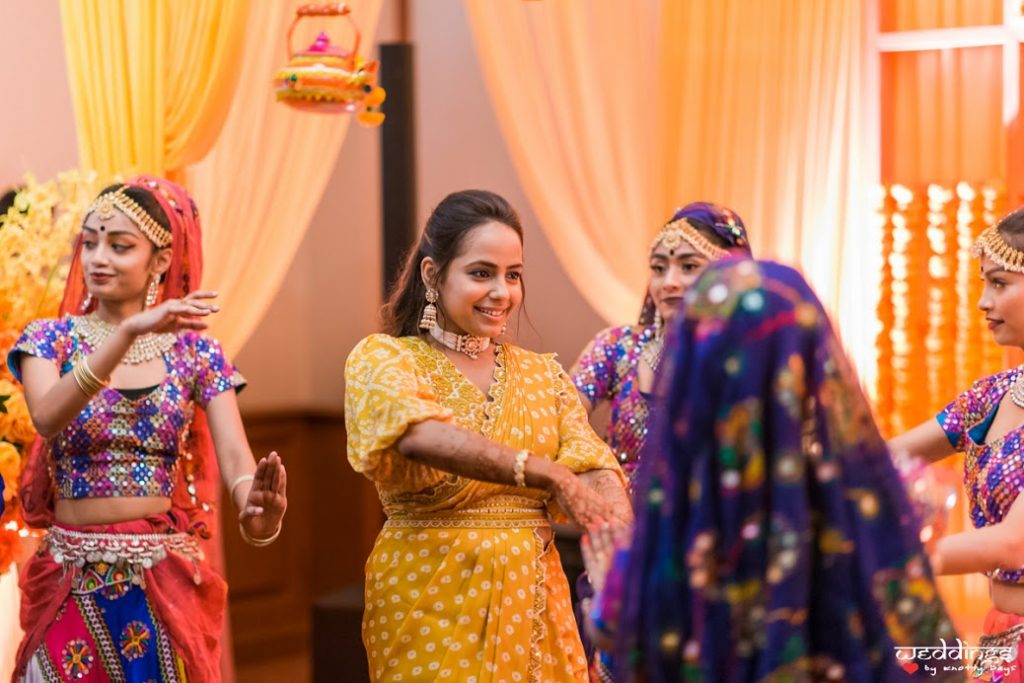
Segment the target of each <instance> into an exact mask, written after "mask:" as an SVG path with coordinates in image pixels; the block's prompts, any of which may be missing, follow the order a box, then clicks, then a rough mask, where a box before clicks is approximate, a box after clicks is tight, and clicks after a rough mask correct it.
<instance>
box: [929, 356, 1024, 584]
mask: <svg viewBox="0 0 1024 683" xmlns="http://www.w3.org/2000/svg"><path fill="white" fill-rule="evenodd" d="M1022 372H1024V367H1018V368H1013V369H1012V370H1004V371H1003V372H1000V373H997V374H995V375H992V376H990V377H985V378H984V379H980V380H978V381H977V382H975V383H974V385H973V386H971V388H970V389H968V390H967V391H965V392H964V393H962V394H960V396H958V397H957V398H956V400H954V401H953V402H952V403H950V404H949V405H948V406H946V408H945V410H943V411H942V412H941V413H939V414H938V416H937V418H936V419H937V420H938V421H939V424H940V425H942V429H943V431H945V432H946V437H947V438H948V439H949V442H950V443H951V444H953V447H954V448H955V449H956V450H957V451H959V452H962V453H964V454H965V456H966V457H965V458H964V487H965V488H966V489H967V500H968V503H969V505H970V506H971V507H970V511H971V521H972V522H974V526H975V527H976V528H980V527H983V526H988V525H990V524H997V523H999V522H1000V521H1002V519H1003V516H1004V515H1005V514H1006V513H1007V511H1008V510H1009V509H1010V505H1012V504H1013V501H1014V500H1015V499H1016V498H1017V495H1018V494H1019V493H1020V492H1021V490H1022V489H1024V443H1022V436H1024V426H1021V427H1018V428H1016V429H1014V430H1011V431H1010V432H1008V433H1006V434H1003V435H999V436H997V437H996V438H992V439H989V438H988V432H989V427H991V426H992V420H993V418H995V416H996V412H997V410H998V408H999V402H1000V401H1001V400H1002V398H1003V396H1005V395H1006V392H1007V391H1009V390H1010V387H1011V386H1013V383H1014V382H1016V381H1017V378H1018V377H1019V376H1020V374H1021V373H1022ZM989 576H990V577H991V578H993V579H995V580H997V581H1003V582H1006V583H1021V582H1024V569H1018V570H1004V569H998V570H996V571H994V572H991V573H990V574H989Z"/></svg>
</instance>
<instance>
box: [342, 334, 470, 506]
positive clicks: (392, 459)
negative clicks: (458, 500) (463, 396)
mask: <svg viewBox="0 0 1024 683" xmlns="http://www.w3.org/2000/svg"><path fill="white" fill-rule="evenodd" d="M451 418H452V413H451V411H450V410H448V409H447V408H445V407H444V406H442V405H441V404H440V403H439V402H438V401H437V397H436V396H435V395H434V390H433V387H431V385H430V383H429V382H428V381H427V380H426V378H423V377H421V376H420V374H419V373H418V372H417V370H416V360H415V358H414V357H413V355H412V352H411V351H410V350H409V349H408V348H406V347H405V346H404V345H403V344H402V342H401V341H400V340H399V339H396V338H395V337H391V336H388V335H386V334H373V335H370V336H369V337H367V338H365V339H363V340H362V341H361V342H359V344H358V345H356V348H355V349H353V350H352V353H351V354H349V357H348V360H347V361H346V362H345V429H346V430H347V431H348V461H349V463H350V464H351V465H352V468H353V469H355V470H356V471H357V472H360V473H362V474H363V475H365V476H366V477H368V478H369V479H372V480H373V481H375V482H378V483H381V484H385V485H387V486H388V487H389V488H391V487H399V488H405V486H403V484H406V485H408V486H409V487H410V488H411V489H415V488H417V487H418V486H419V485H420V484H421V483H422V481H421V480H422V478H423V474H424V472H422V471H421V470H423V469H424V466H423V465H419V464H417V463H414V462H412V461H410V460H408V459H406V458H405V457H403V456H402V455H401V454H400V453H398V451H397V450H395V449H394V448H393V446H394V444H395V442H396V441H398V440H399V439H400V438H401V437H402V435H403V434H404V433H405V430H406V429H407V428H408V427H409V425H412V424H416V423H419V422H425V421H426V420H442V421H448V420H450V419H451ZM428 469H429V468H428Z"/></svg>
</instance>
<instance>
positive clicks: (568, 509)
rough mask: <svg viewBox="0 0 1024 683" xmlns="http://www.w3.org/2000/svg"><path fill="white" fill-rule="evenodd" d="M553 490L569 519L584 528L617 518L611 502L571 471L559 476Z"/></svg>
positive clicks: (556, 500)
mask: <svg viewBox="0 0 1024 683" xmlns="http://www.w3.org/2000/svg"><path fill="white" fill-rule="evenodd" d="M551 492H552V494H553V495H554V498H555V502H556V503H558V505H559V507H561V508H562V510H563V511H564V512H565V514H567V515H569V519H571V520H572V521H573V522H575V523H576V524H578V525H579V526H581V527H583V528H584V529H586V528H589V527H591V526H593V525H594V524H597V523H598V522H603V521H605V520H609V519H615V510H614V509H613V508H612V506H611V504H610V503H609V502H608V501H606V500H605V499H604V498H602V497H601V496H600V495H598V494H597V493H596V492H595V491H594V489H592V488H590V487H589V486H587V485H586V484H584V483H583V482H582V481H580V479H579V477H577V476H576V475H575V474H572V473H571V472H568V473H567V474H566V476H562V477H560V478H558V480H557V481H556V482H555V484H554V486H553V487H552V490H551Z"/></svg>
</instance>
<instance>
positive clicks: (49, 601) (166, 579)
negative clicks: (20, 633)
mask: <svg viewBox="0 0 1024 683" xmlns="http://www.w3.org/2000/svg"><path fill="white" fill-rule="evenodd" d="M186 523H187V522H186V517H185V515H184V514H182V513H178V512H175V511H172V512H170V513H167V514H163V515H154V516H151V517H147V518H145V519H140V520H132V521H129V522H124V523H119V524H113V525H103V526H89V527H68V526H54V527H52V528H51V529H50V530H49V532H48V533H47V536H46V537H45V538H44V540H43V543H42V544H41V546H40V549H39V552H38V553H36V555H35V556H34V557H33V558H32V559H31V560H30V561H29V563H28V564H27V565H26V567H25V569H24V570H23V572H22V576H21V588H22V592H23V596H24V600H23V602H22V612H21V621H22V628H23V629H24V630H25V634H26V636H25V640H24V641H23V642H22V644H21V647H20V649H19V652H18V666H17V669H16V674H15V680H18V677H19V676H24V679H23V680H25V681H31V682H32V683H35V681H45V682H46V683H51V682H57V681H61V682H63V681H89V682H92V681H95V682H97V683H100V682H102V683H106V682H107V681H111V682H116V681H126V682H127V681H147V682H148V681H160V682H163V683H178V682H185V681H187V682H188V683H196V682H199V681H218V680H220V670H219V665H220V652H219V645H218V642H219V641H218V639H219V636H220V632H221V624H222V620H223V615H224V604H225V596H226V587H225V584H224V581H223V579H221V578H220V577H219V576H218V575H217V574H216V573H214V572H213V571H212V570H211V569H210V568H209V566H208V565H207V563H206V562H205V561H204V560H203V555H202V550H201V548H200V541H199V539H198V538H197V537H196V536H195V535H193V534H191V533H188V532H187V531H185V528H186Z"/></svg>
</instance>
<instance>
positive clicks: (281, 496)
mask: <svg viewBox="0 0 1024 683" xmlns="http://www.w3.org/2000/svg"><path fill="white" fill-rule="evenodd" d="M287 483H288V477H287V473H286V472H285V470H284V463H282V462H281V456H279V455H278V454H277V453H273V452H272V453H271V454H270V455H269V456H267V457H266V458H263V459H262V460H260V461H259V463H258V464H257V465H256V474H255V475H254V476H253V480H252V487H251V488H250V489H249V495H248V497H247V498H246V500H245V506H244V507H243V508H242V511H241V512H240V513H239V515H238V521H239V522H240V523H241V524H242V528H243V529H245V533H246V534H248V536H249V537H250V538H251V539H252V540H254V541H259V540H263V539H267V538H270V537H271V536H273V535H274V534H276V533H277V531H278V529H280V527H281V520H282V519H283V518H284V511H285V510H286V509H287V507H288V497H287V496H286V495H285V488H286V486H287Z"/></svg>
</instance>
